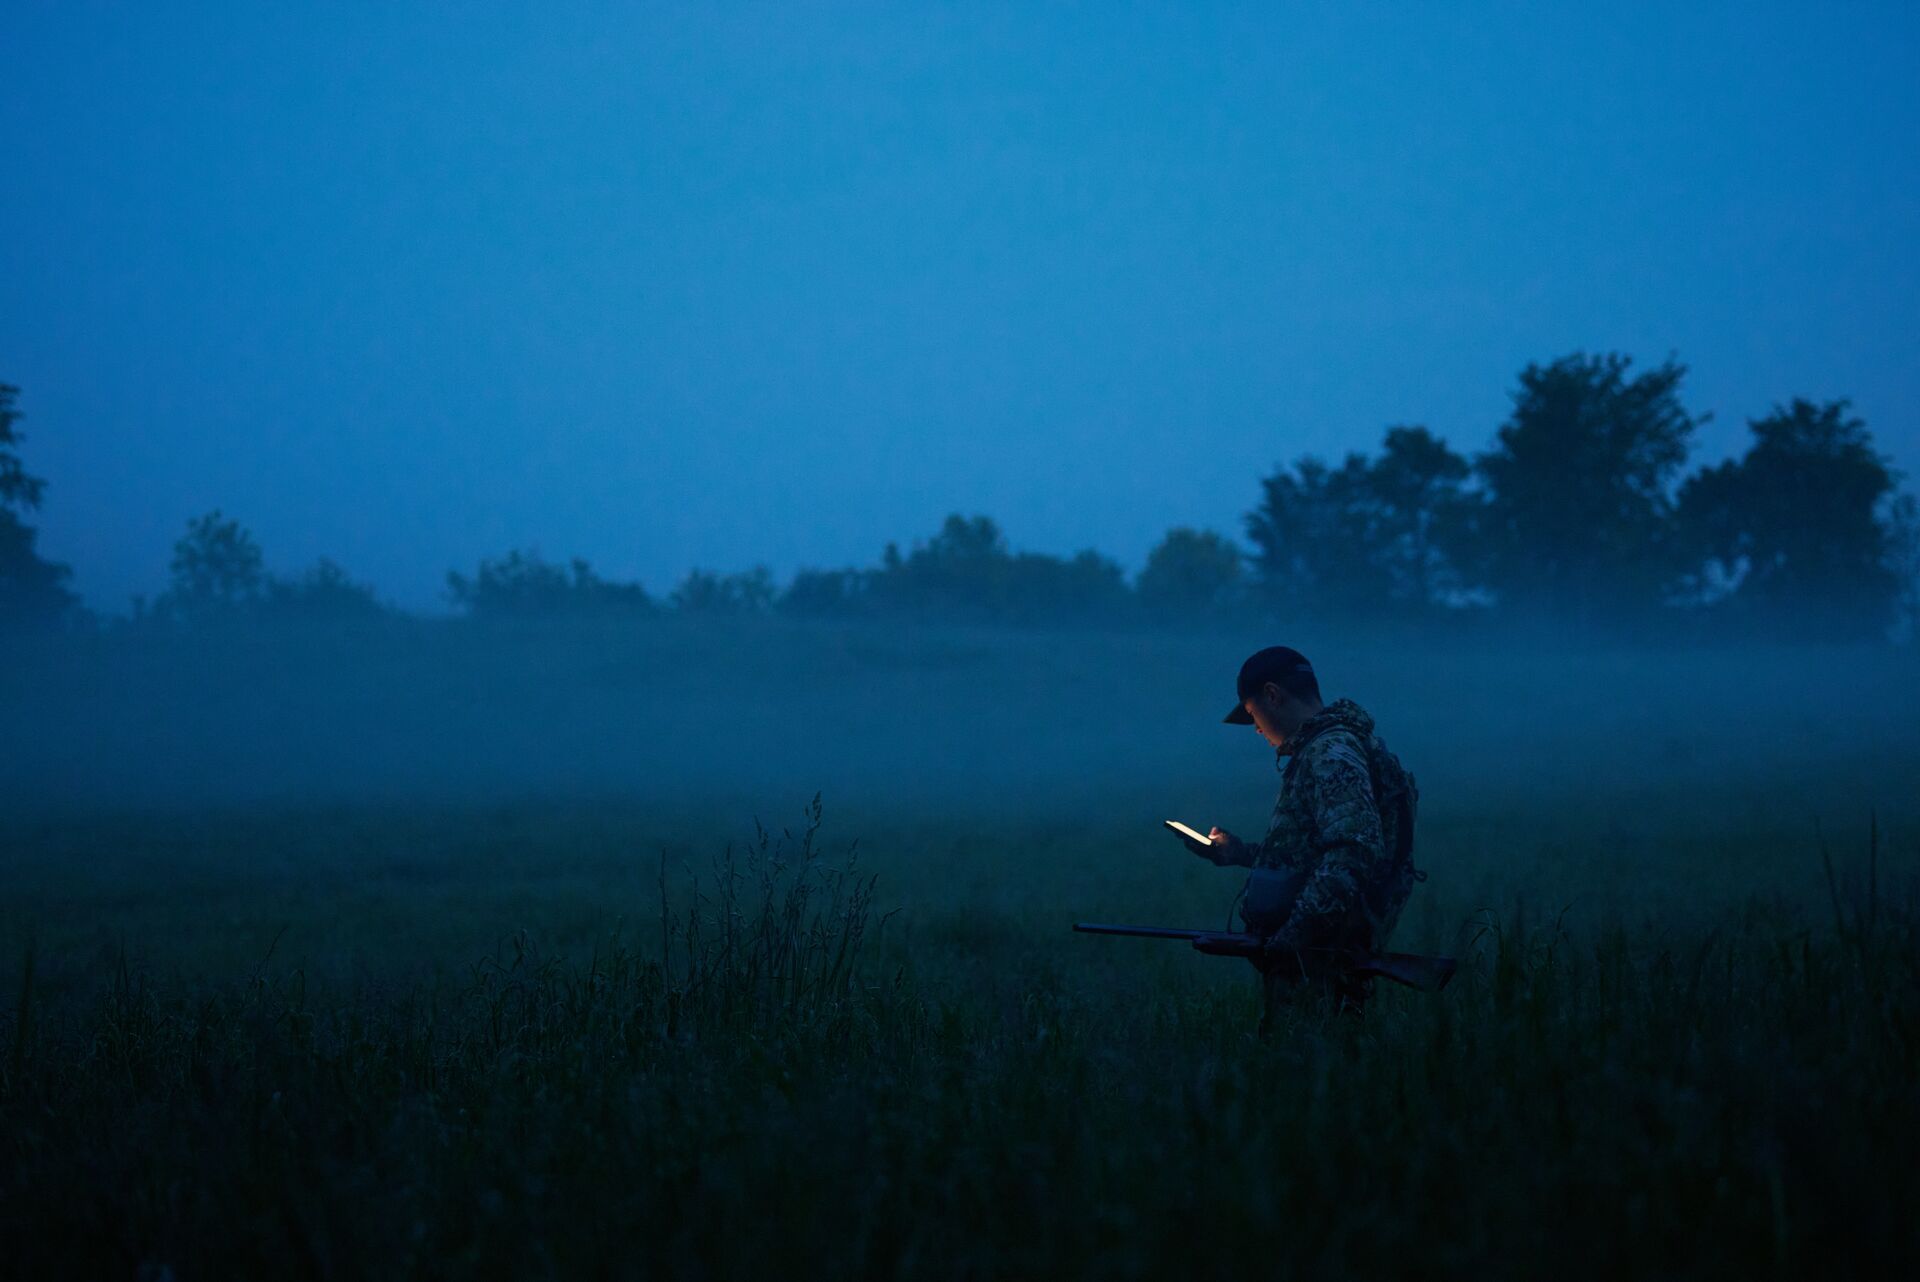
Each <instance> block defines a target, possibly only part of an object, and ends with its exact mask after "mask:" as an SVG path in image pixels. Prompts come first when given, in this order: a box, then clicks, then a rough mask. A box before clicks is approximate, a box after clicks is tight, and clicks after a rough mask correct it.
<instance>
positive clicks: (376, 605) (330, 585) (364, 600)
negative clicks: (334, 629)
mask: <svg viewBox="0 0 1920 1282" xmlns="http://www.w3.org/2000/svg"><path fill="white" fill-rule="evenodd" d="M260 612H261V614H262V615H263V616H264V617H267V618H271V619H276V620H282V621H286V622H289V623H331V622H341V623H350V622H354V621H362V622H364V621H366V620H370V619H378V618H383V617H385V616H387V615H390V614H391V613H392V611H391V610H389V609H388V608H387V607H386V606H385V605H383V604H381V602H380V598H379V597H377V596H376V595H374V591H373V589H372V588H371V587H369V586H368V585H366V584H364V583H357V582H355V581H354V580H353V578H352V577H351V576H349V575H348V574H347V572H346V571H345V570H343V569H341V568H340V567H339V566H338V565H336V564H334V563H333V562H332V561H330V560H328V559H326V558H325V557H322V558H321V559H320V560H319V561H318V562H316V563H315V564H314V565H313V567H312V568H311V569H309V570H307V571H306V573H304V574H302V575H300V576H299V577H298V578H294V579H282V578H278V577H274V578H270V579H268V581H267V591H266V596H265V598H264V600H262V602H261V605H260Z"/></svg>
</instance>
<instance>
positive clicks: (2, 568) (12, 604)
mask: <svg viewBox="0 0 1920 1282" xmlns="http://www.w3.org/2000/svg"><path fill="white" fill-rule="evenodd" d="M19 395H20V389H19V388H17V387H14V386H13V385H11V384H9V383H0V628H8V627H32V626H45V625H48V624H52V623H57V622H59V621H60V620H61V619H63V618H66V617H68V616H70V615H71V614H72V612H73V610H74V607H75V606H76V604H77V599H76V598H75V597H74V595H73V593H72V592H70V591H68V590H67V586H66V584H67V580H68V579H69V578H70V577H71V575H72V571H71V570H69V569H68V568H67V567H66V566H64V565H60V564H57V563H55V562H52V561H48V560H46V559H44V558H43V557H41V556H40V554H39V553H38V552H37V551H36V550H35V549H34V543H35V541H36V540H37V538H38V536H39V532H38V531H36V530H35V529H34V528H33V527H32V526H30V525H28V524H27V523H26V522H25V521H23V520H22V519H21V514H22V513H25V512H30V511H33V510H35V509H37V508H38V507H39V506H40V495H41V493H42V491H43V490H44V489H45V486H46V482H45V481H43V480H42V479H41V478H39V477H37V476H29V475H28V474H27V470H26V467H25V465H24V464H22V463H21V461H20V454H19V447H20V442H21V441H22V440H23V439H25V438H24V437H23V436H22V435H21V434H20V432H19V431H18V430H17V429H16V427H15V425H16V424H17V423H19V422H20V420H21V418H22V417H24V416H23V415H22V414H21V413H20V411H19V410H18V409H16V408H14V407H15V405H16V404H17V402H18V397H19Z"/></svg>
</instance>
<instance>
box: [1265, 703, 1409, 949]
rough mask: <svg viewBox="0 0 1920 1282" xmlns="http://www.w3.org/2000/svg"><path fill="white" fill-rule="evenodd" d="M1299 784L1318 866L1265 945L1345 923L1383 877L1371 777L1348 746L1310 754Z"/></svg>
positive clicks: (1291, 942)
mask: <svg viewBox="0 0 1920 1282" xmlns="http://www.w3.org/2000/svg"><path fill="white" fill-rule="evenodd" d="M1301 765H1302V766H1303V767H1306V768H1305V769H1303V770H1302V771H1301V775H1302V776H1303V777H1302V778H1301V780H1300V782H1301V783H1303V784H1305V785H1306V786H1307V787H1308V788H1310V789H1311V792H1310V794H1309V797H1308V804H1309V805H1310V806H1311V807H1312V808H1313V813H1314V815H1315V818H1316V820H1317V823H1316V829H1317V831H1316V834H1315V845H1316V846H1317V847H1318V850H1317V853H1318V855H1319V863H1318V865H1317V867H1316V868H1315V869H1314V873H1313V876H1311V877H1309V878H1308V879H1307V884H1306V885H1305V886H1304V887H1303V888H1302V889H1301V891H1300V898H1299V899H1297V900H1296V901H1294V906H1293V912H1292V913H1291V914H1290V915H1289V916H1288V918H1287V924H1286V925H1285V926H1283V927H1281V928H1280V930H1279V931H1278V932H1277V933H1275V934H1274V935H1273V937H1272V938H1271V939H1270V940H1269V944H1270V945H1271V946H1276V947H1279V948H1287V947H1298V946H1300V945H1301V944H1303V943H1304V942H1306V941H1307V940H1309V939H1312V938H1315V937H1317V936H1321V935H1323V934H1325V933H1327V932H1328V931H1329V930H1330V929H1331V928H1333V927H1337V926H1338V925H1340V924H1342V923H1344V922H1345V921H1346V920H1347V918H1348V917H1349V916H1350V915H1351V914H1352V913H1353V911H1354V910H1355V909H1356V908H1358V907H1359V906H1360V903H1361V900H1362V897H1363V896H1364V895H1365V894H1366V888H1367V887H1368V886H1370V885H1373V884H1374V883H1375V882H1377V881H1378V880H1379V879H1381V878H1382V877H1384V876H1385V875H1386V872H1387V868H1386V863H1387V849H1386V838H1385V835H1384V833H1383V832H1382V830H1381V826H1380V808H1379V806H1378V805H1377V804H1375V802H1374V797H1373V772H1372V771H1371V770H1369V769H1368V768H1367V760H1366V757H1365V756H1363V755H1362V754H1361V752H1360V750H1359V749H1358V748H1357V747H1355V746H1354V745H1353V744H1352V743H1351V742H1349V741H1345V740H1341V741H1337V742H1334V743H1329V744H1327V745H1326V747H1325V748H1324V749H1323V750H1322V751H1320V752H1317V753H1315V754H1314V756H1313V759H1312V760H1311V761H1310V762H1302V763H1301Z"/></svg>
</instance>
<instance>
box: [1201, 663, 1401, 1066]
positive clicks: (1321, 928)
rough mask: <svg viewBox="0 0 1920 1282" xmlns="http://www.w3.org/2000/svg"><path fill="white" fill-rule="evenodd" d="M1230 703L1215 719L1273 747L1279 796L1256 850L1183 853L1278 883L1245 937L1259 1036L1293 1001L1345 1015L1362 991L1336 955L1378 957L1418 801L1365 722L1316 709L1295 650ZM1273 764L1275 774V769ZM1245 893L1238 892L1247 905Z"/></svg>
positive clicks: (1314, 689) (1228, 846) (1245, 670)
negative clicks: (1255, 972) (1256, 955)
mask: <svg viewBox="0 0 1920 1282" xmlns="http://www.w3.org/2000/svg"><path fill="white" fill-rule="evenodd" d="M1238 693H1239V699H1238V701H1237V702H1236V703H1235V704H1234V706H1233V709H1232V710H1231V711H1230V712H1228V713H1227V715H1226V718H1225V719H1226V721H1227V722H1229V723H1230V724H1233V725H1250V726H1253V727H1254V728H1255V729H1256V730H1258V731H1259V732H1260V735H1261V737H1262V738H1264V739H1265V740H1266V741H1267V742H1268V743H1269V744H1271V745H1273V749H1274V753H1275V758H1276V766H1277V767H1278V768H1279V770H1280V795H1279V798H1278V799H1277V800H1276V801H1275V802H1274V803H1273V820H1272V823H1271V824H1270V825H1269V827H1268V829H1267V835H1266V837H1265V838H1264V839H1262V840H1261V841H1259V842H1257V843H1254V842H1247V841H1243V840H1241V839H1240V838H1238V837H1236V836H1234V835H1233V834H1232V833H1230V832H1228V831H1226V830H1225V829H1222V828H1214V829H1213V830H1212V832H1211V833H1210V834H1209V836H1210V838H1211V840H1210V841H1209V842H1207V843H1206V844H1204V845H1202V844H1200V843H1197V842H1191V841H1189V842H1188V843H1187V844H1188V846H1189V847H1190V848H1191V849H1193V850H1194V852H1195V853H1196V854H1199V855H1200V856H1202V857H1203V858H1206V859H1209V860H1211V861H1213V862H1214V863H1216V864H1220V865H1222V866H1223V867H1224V866H1232V865H1237V866H1241V867H1250V868H1255V869H1269V870H1272V871H1273V872H1274V873H1278V874H1282V876H1281V877H1279V878H1274V877H1268V878H1262V879H1256V880H1257V881H1261V882H1265V883H1269V884H1280V885H1284V886H1285V890H1284V891H1282V892H1281V893H1280V897H1279V898H1278V899H1273V898H1271V897H1269V902H1267V903H1265V904H1263V905H1262V906H1261V908H1260V910H1259V911H1257V912H1256V911H1255V910H1254V908H1253V905H1252V903H1251V902H1249V903H1248V904H1247V905H1245V906H1243V910H1242V916H1243V919H1244V920H1245V921H1246V924H1247V927H1248V929H1249V930H1251V931H1252V932H1254V933H1256V934H1258V935H1260V936H1261V937H1262V939H1263V941H1264V947H1263V950H1262V952H1263V956H1262V958H1261V959H1260V960H1259V961H1258V962H1256V963H1255V964H1256V965H1257V966H1258V967H1259V969H1260V971H1261V976H1262V981H1263V988H1264V993H1263V996H1264V998H1265V1001H1264V1003H1263V1005H1264V1014H1263V1018H1262V1021H1261V1027H1262V1030H1263V1031H1265V1030H1266V1029H1268V1028H1270V1027H1271V1026H1272V1024H1273V1022H1274V1020H1275V1018H1276V1012H1277V1011H1278V1010H1279V1009H1280V1008H1282V1007H1283V1006H1286V1005H1289V1004H1291V1003H1295V1002H1297V1001H1299V1000H1301V999H1302V998H1303V997H1309V996H1313V997H1319V996H1325V997H1328V998H1330V999H1332V1001H1333V1002H1334V1003H1335V1004H1336V1005H1337V1007H1338V1008H1339V1009H1341V1010H1343V1011H1346V1012H1349V1013H1354V1014H1357V1013H1359V1011H1360V1010H1361V1008H1362V1007H1363V1006H1364V1005H1365V1003H1366V1000H1367V996H1368V992H1369V990H1370V988H1371V984H1372V981H1371V980H1369V979H1364V978H1361V977H1358V976H1355V975H1353V974H1351V973H1349V972H1348V971H1347V970H1346V969H1345V967H1344V966H1342V965H1341V963H1340V961H1339V957H1340V955H1341V954H1342V953H1343V952H1345V951H1347V950H1363V951H1369V952H1373V951H1380V950H1383V949H1385V947H1386V945H1387V936H1388V935H1389V934H1390V933H1391V932H1392V930H1393V926H1394V923H1395V922H1396V921H1397V920H1399V917H1400V910H1401V909H1402V908H1403V907H1405V906H1406V902H1407V896H1408V894H1409V892H1410V891H1411V890H1412V889H1413V883H1414V882H1416V881H1425V880H1426V875H1425V874H1424V873H1420V872H1417V871H1415V869H1414V867H1413V821H1414V811H1415V808H1416V806H1417V805H1418V802H1419V795H1420V794H1419V791H1418V789H1417V788H1416V787H1415V786H1414V780H1413V776H1412V775H1411V774H1409V773H1408V772H1407V770H1406V768H1405V767H1403V766H1402V765H1401V764H1400V759H1399V758H1398V757H1396V756H1394V754H1393V753H1392V752H1390V751H1389V750H1388V749H1387V745H1386V744H1385V743H1383V742H1382V741H1381V739H1380V736H1379V735H1377V734H1375V733H1374V732H1373V718H1372V717H1370V716H1368V715H1367V713H1366V712H1365V710H1363V709H1362V708H1361V707H1360V705H1359V704H1357V703H1355V702H1354V701H1353V700H1351V699H1336V700H1334V701H1333V702H1332V703H1323V702H1322V701H1321V697H1320V682H1319V680H1318V678H1317V677H1316V676H1315V675H1314V671H1313V665H1312V664H1311V663H1309V662H1308V661H1307V658H1306V656H1305V655H1303V654H1301V653H1300V652H1299V651H1298V650H1294V649H1290V648H1288V647H1286V646H1270V647H1268V648H1267V649H1265V650H1261V651H1259V652H1258V653H1256V654H1254V655H1252V656H1251V657H1249V658H1248V659H1247V661H1246V662H1245V663H1243V664H1241V665H1240V678H1239V682H1238ZM1282 762H1284V764H1281V763H1282ZM1254 884H1255V883H1254V882H1250V883H1249V895H1248V899H1249V901H1251V900H1252V899H1253V898H1254V896H1253V894H1252V893H1251V892H1252V888H1253V885H1254Z"/></svg>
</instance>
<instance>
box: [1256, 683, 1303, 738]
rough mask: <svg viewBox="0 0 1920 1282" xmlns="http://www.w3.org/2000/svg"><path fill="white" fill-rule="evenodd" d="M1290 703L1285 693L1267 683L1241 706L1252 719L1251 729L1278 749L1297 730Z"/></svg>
mask: <svg viewBox="0 0 1920 1282" xmlns="http://www.w3.org/2000/svg"><path fill="white" fill-rule="evenodd" d="M1292 702H1293V701H1292V700H1291V699H1289V698H1287V695H1286V692H1285V691H1283V690H1282V689H1281V688H1280V687H1279V686H1277V685H1274V684H1273V683H1272V682H1271V681H1269V682H1268V683H1267V684H1266V685H1264V686H1262V687H1260V689H1259V690H1258V691H1256V692H1255V693H1253V694H1252V695H1250V696H1248V698H1247V700H1246V702H1245V703H1244V705H1243V706H1244V707H1245V708H1246V710H1247V713H1248V715H1250V716H1251V717H1252V718H1253V728H1254V729H1255V730H1258V731H1259V732H1260V737H1261V738H1263V739H1265V740H1266V741H1267V742H1268V743H1270V744H1272V745H1273V746H1274V747H1275V748H1278V747H1279V746H1280V745H1281V744H1283V743H1285V742H1286V741H1287V736H1288V735H1289V734H1291V733H1293V731H1294V730H1295V729H1297V728H1298V726H1297V724H1296V723H1297V718H1295V717H1293V716H1292V715H1291V708H1290V705H1291V704H1292Z"/></svg>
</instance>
